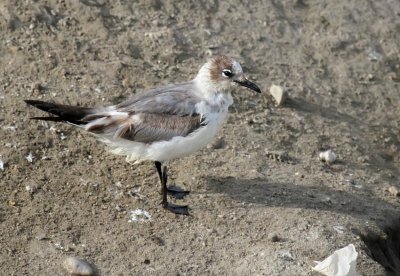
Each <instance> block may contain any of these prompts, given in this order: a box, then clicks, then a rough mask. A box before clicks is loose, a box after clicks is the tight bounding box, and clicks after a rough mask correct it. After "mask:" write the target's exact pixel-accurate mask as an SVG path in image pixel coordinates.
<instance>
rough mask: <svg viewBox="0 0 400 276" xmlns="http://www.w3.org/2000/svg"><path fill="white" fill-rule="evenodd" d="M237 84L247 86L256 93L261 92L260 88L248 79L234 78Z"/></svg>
mask: <svg viewBox="0 0 400 276" xmlns="http://www.w3.org/2000/svg"><path fill="white" fill-rule="evenodd" d="M234 82H236V83H237V84H239V85H241V86H244V87H247V88H249V89H251V90H253V91H255V92H257V93H261V89H260V88H259V87H258V86H257V85H256V84H255V83H254V82H251V81H249V80H248V79H243V80H234Z"/></svg>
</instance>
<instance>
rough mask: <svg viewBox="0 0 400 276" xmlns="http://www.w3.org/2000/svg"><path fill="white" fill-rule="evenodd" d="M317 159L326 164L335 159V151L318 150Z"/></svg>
mask: <svg viewBox="0 0 400 276" xmlns="http://www.w3.org/2000/svg"><path fill="white" fill-rule="evenodd" d="M319 160H321V161H322V162H326V163H328V164H332V163H334V162H335V161H336V153H334V152H333V151H332V150H327V151H323V152H320V153H319Z"/></svg>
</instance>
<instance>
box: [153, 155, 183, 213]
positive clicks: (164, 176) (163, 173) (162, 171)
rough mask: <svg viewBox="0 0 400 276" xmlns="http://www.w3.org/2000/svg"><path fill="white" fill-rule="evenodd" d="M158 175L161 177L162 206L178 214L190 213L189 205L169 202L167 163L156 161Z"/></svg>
mask: <svg viewBox="0 0 400 276" xmlns="http://www.w3.org/2000/svg"><path fill="white" fill-rule="evenodd" d="M155 165H156V168H157V172H158V176H159V177H160V181H161V194H162V203H161V204H162V206H163V208H164V209H167V210H169V211H171V212H173V213H175V214H178V215H189V212H188V207H187V206H181V205H175V204H171V203H168V198H167V194H168V188H167V181H168V169H167V166H166V165H161V163H160V162H158V161H156V162H155Z"/></svg>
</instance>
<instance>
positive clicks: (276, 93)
mask: <svg viewBox="0 0 400 276" xmlns="http://www.w3.org/2000/svg"><path fill="white" fill-rule="evenodd" d="M269 93H271V95H272V97H274V99H275V101H276V104H277V105H278V106H281V105H283V104H284V103H285V101H286V99H287V92H286V91H285V90H283V87H282V86H279V85H272V86H271V88H270V89H269Z"/></svg>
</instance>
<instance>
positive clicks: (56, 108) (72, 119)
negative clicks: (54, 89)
mask: <svg viewBox="0 0 400 276" xmlns="http://www.w3.org/2000/svg"><path fill="white" fill-rule="evenodd" d="M25 103H27V104H28V105H32V106H34V107H36V108H38V109H40V110H43V111H45V112H48V113H50V114H53V115H56V116H58V117H33V118H31V119H34V120H45V121H56V122H69V123H72V124H78V125H80V124H84V123H85V122H83V121H82V119H83V118H84V117H85V116H86V115H88V114H90V113H91V111H92V109H91V108H87V107H80V106H70V105H62V104H57V103H49V102H43V101H37V100H25Z"/></svg>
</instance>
